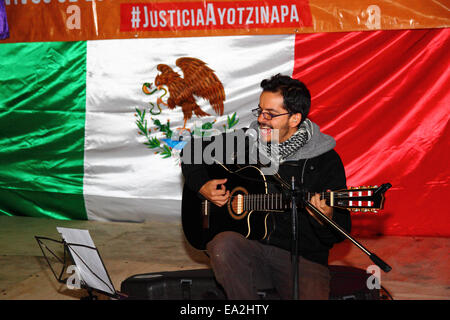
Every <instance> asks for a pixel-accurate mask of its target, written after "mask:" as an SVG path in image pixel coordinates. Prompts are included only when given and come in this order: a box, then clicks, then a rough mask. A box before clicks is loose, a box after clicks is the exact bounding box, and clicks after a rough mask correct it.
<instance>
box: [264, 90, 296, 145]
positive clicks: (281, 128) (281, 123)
mask: <svg viewBox="0 0 450 320" xmlns="http://www.w3.org/2000/svg"><path fill="white" fill-rule="evenodd" d="M259 107H260V108H261V110H262V113H261V114H260V115H259V117H258V124H259V129H260V133H261V139H262V140H263V141H265V142H270V141H271V140H272V139H273V137H276V134H275V135H274V136H272V133H273V131H274V130H278V143H281V142H284V141H286V140H287V139H289V138H290V137H291V136H292V135H293V134H294V133H295V132H296V131H297V126H298V124H299V123H300V120H301V114H300V113H296V114H294V115H291V114H288V113H287V112H288V111H287V110H286V109H285V108H284V107H283V96H282V95H281V94H280V93H278V92H269V91H264V92H263V93H262V94H261V96H260V97H259ZM263 113H270V114H272V116H277V115H280V116H278V117H273V118H272V119H271V120H267V119H265V118H264V114H263ZM281 114H283V115H281Z"/></svg>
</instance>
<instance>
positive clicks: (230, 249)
mask: <svg viewBox="0 0 450 320" xmlns="http://www.w3.org/2000/svg"><path fill="white" fill-rule="evenodd" d="M246 240H247V239H246V238H245V237H244V236H242V235H241V234H239V233H236V232H232V231H225V232H221V233H219V234H217V235H216V236H215V237H214V238H213V239H212V240H211V241H210V242H208V244H207V245H206V249H207V250H208V255H209V256H210V258H211V259H213V260H215V261H217V262H222V263H223V262H226V261H227V260H228V259H229V258H231V257H232V256H235V255H236V254H237V253H238V252H239V250H240V249H241V248H242V245H243V242H244V241H246Z"/></svg>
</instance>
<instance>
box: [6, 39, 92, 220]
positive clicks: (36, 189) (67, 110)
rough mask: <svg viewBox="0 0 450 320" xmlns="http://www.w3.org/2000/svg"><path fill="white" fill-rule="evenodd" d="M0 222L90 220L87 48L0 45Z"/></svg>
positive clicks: (78, 45) (62, 44) (79, 45)
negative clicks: (14, 218)
mask: <svg viewBox="0 0 450 320" xmlns="http://www.w3.org/2000/svg"><path fill="white" fill-rule="evenodd" d="M0 82H1V90H0V132H1V134H0V214H5V215H23V216H36V217H43V216H48V217H51V218H57V219H87V217H86V210H85V205H84V198H83V173H84V168H83V167H84V166H83V162H84V126H85V106H86V42H45V43H17V44H1V45H0Z"/></svg>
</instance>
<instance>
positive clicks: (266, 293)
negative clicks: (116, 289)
mask: <svg viewBox="0 0 450 320" xmlns="http://www.w3.org/2000/svg"><path fill="white" fill-rule="evenodd" d="M329 268H330V273H331V283H330V300H380V299H381V293H380V289H376V288H374V289H369V288H368V287H367V279H368V277H369V276H370V274H368V273H367V272H366V271H365V270H363V269H359V268H354V267H347V266H329ZM120 289H121V290H120V291H121V292H122V293H125V294H126V295H128V299H130V300H226V299H227V297H226V294H225V291H224V290H223V288H222V287H221V286H220V284H218V283H217V281H216V280H215V278H214V274H213V272H212V270H211V269H195V270H183V271H168V272H167V271H165V272H156V273H146V274H137V275H134V276H131V277H129V278H127V279H126V280H124V281H123V282H122V284H121V288H120ZM258 294H259V296H260V297H261V299H262V300H264V299H265V300H277V299H279V298H278V296H277V294H276V292H275V291H274V290H273V289H272V290H271V289H269V290H261V291H260V292H258Z"/></svg>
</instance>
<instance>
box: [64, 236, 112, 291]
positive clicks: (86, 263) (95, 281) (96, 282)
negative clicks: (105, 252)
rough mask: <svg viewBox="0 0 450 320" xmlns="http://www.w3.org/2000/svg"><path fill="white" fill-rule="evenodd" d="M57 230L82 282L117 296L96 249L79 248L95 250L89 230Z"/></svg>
mask: <svg viewBox="0 0 450 320" xmlns="http://www.w3.org/2000/svg"><path fill="white" fill-rule="evenodd" d="M56 229H57V230H58V232H59V233H61V236H62V238H63V239H64V240H65V242H66V243H67V244H68V248H69V250H70V253H71V254H72V257H73V259H74V262H75V264H76V265H77V269H78V271H79V275H80V277H81V280H82V281H84V282H85V283H86V285H87V286H89V287H91V288H93V289H97V290H101V291H104V292H107V293H110V294H115V289H114V285H113V284H112V283H111V281H110V280H109V277H108V273H107V272H106V269H105V267H104V266H103V263H102V261H101V258H100V256H99V254H98V251H97V250H95V249H91V248H86V247H83V246H78V245H84V246H89V247H92V248H95V244H94V241H93V240H92V238H91V235H90V234H89V230H80V229H71V228H61V227H57V228H56ZM71 244H72V245H71ZM74 244H77V245H74ZM99 278H100V279H101V280H100V279H99Z"/></svg>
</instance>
